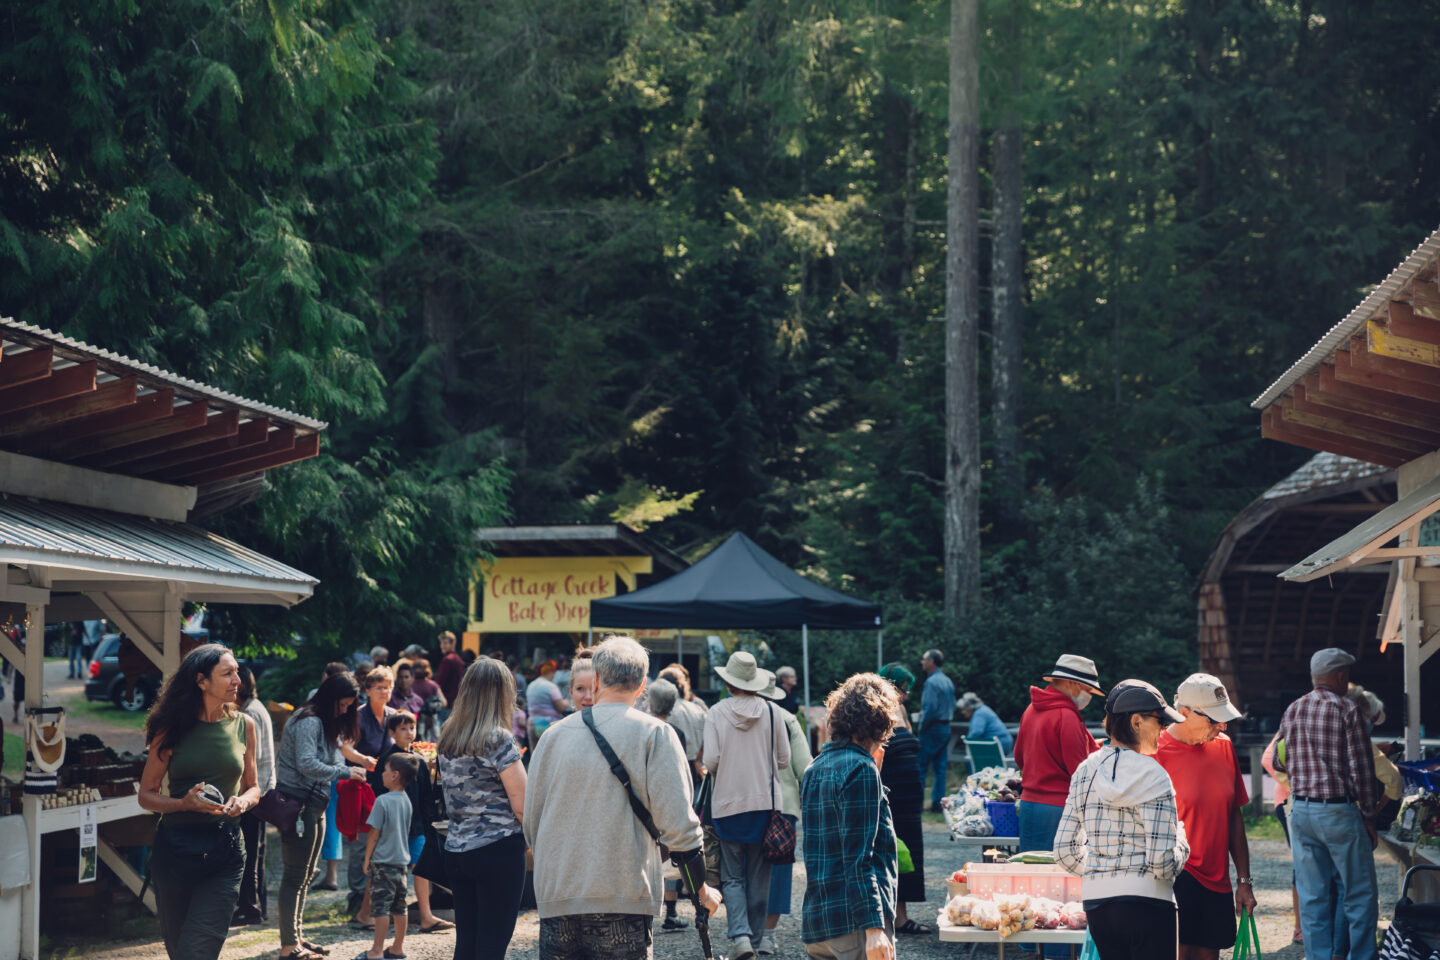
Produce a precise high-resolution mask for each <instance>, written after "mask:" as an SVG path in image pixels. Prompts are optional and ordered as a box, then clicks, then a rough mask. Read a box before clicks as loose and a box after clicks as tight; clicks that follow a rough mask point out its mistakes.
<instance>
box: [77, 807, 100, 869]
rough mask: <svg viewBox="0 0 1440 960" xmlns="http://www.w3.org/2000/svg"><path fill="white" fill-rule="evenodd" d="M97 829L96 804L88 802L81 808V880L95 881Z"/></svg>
mask: <svg viewBox="0 0 1440 960" xmlns="http://www.w3.org/2000/svg"><path fill="white" fill-rule="evenodd" d="M97 837H98V833H97V832H96V829H95V805H94V804H93V803H87V804H85V806H83V807H81V808H80V882H81V883H94V882H95V871H96V863H95V861H96V860H97V859H98V850H97V848H96V840H97Z"/></svg>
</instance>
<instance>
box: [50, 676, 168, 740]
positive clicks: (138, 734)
mask: <svg viewBox="0 0 1440 960" xmlns="http://www.w3.org/2000/svg"><path fill="white" fill-rule="evenodd" d="M66 670H67V665H66V663H65V662H64V661H60V660H56V661H52V662H49V663H46V664H45V703H46V705H47V706H52V705H53V706H66V707H70V706H72V705H76V707H77V708H76V709H72V710H68V711H67V713H66V717H65V735H66V736H68V737H78V736H80V735H81V734H82V733H93V734H95V735H96V736H97V737H99V738H100V739H101V740H103V741H105V745H106V746H108V747H110V748H111V749H113V750H115V751H116V752H117V753H125V752H127V751H128V752H130V753H139V752H140V751H142V750H144V749H145V734H144V732H143V731H141V730H140V729H138V728H137V727H136V726H135V724H134V722H133V720H132V721H131V722H130V723H128V724H127V723H124V722H119V721H118V720H111V719H109V716H110V715H114V716H115V717H116V718H119V717H121V716H123V715H124V714H123V711H122V710H121V709H120V708H119V707H117V706H115V705H114V704H111V703H108V702H107V703H96V704H93V705H87V706H88V709H87V708H86V707H82V706H78V705H81V704H86V700H85V680H84V679H83V678H82V679H76V680H72V679H70V678H68V677H66V675H65V673H66ZM127 719H131V718H127Z"/></svg>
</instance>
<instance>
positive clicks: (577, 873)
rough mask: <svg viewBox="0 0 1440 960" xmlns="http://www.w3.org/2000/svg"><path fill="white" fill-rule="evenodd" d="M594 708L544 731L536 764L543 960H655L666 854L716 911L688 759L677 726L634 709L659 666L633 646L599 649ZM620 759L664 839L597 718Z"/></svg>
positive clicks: (530, 803)
mask: <svg viewBox="0 0 1440 960" xmlns="http://www.w3.org/2000/svg"><path fill="white" fill-rule="evenodd" d="M594 664H595V675H596V680H597V683H598V689H597V691H596V694H595V706H594V707H592V708H590V709H589V710H588V711H583V712H582V713H576V714H571V715H570V716H568V717H566V718H564V719H563V720H560V721H557V722H556V723H554V724H551V726H550V727H549V728H548V729H547V730H546V731H545V736H544V737H543V738H542V739H541V740H540V742H539V743H538V744H537V745H536V747H535V752H534V754H533V755H532V757H531V760H530V771H529V783H528V784H527V786H526V790H525V817H524V826H525V840H526V842H527V843H529V845H530V849H531V851H532V852H533V854H534V857H535V901H536V904H537V906H538V907H539V910H540V960H588V958H590V957H597V956H604V957H606V958H608V960H631V958H633V960H645V958H647V957H648V956H649V952H650V944H651V932H650V923H651V918H653V917H654V916H655V915H656V914H657V913H659V912H660V907H661V904H662V901H663V898H664V894H665V887H664V883H663V881H662V877H661V872H660V848H659V846H657V841H658V843H660V844H664V845H665V847H666V848H668V849H669V851H670V860H671V862H672V863H673V864H674V865H675V866H676V867H677V868H679V870H680V872H681V875H682V876H685V877H686V878H687V881H688V882H689V883H690V885H691V889H695V890H699V891H700V901H701V903H702V904H703V905H704V906H705V908H706V909H707V910H708V911H709V912H710V913H714V912H715V911H716V910H717V909H719V906H720V894H719V892H718V891H716V890H715V889H714V888H712V887H709V886H707V885H705V882H704V877H705V859H704V854H703V852H702V850H701V833H700V821H699V819H698V818H697V817H696V816H695V811H694V810H693V809H691V806H690V779H689V776H688V774H687V772H686V769H685V767H686V761H685V753H684V751H683V750H682V749H681V747H680V740H679V738H678V737H676V736H675V731H674V730H673V729H671V727H670V725H669V724H667V723H665V722H663V721H661V720H656V719H655V718H654V717H650V716H647V715H645V714H643V713H641V712H639V711H638V710H635V709H633V706H634V703H635V699H636V698H637V697H638V696H639V695H640V692H641V690H642V689H643V688H644V684H645V676H646V674H647V673H648V671H649V665H650V658H649V655H648V654H647V653H646V651H645V648H644V647H642V646H641V645H640V644H639V643H637V642H635V641H634V640H633V639H631V638H629V637H612V638H611V639H609V640H606V641H605V642H604V643H601V644H600V645H599V646H598V647H596V649H595V656H594ZM585 714H589V716H588V719H589V720H591V721H593V722H594V724H595V728H596V730H598V731H599V733H600V735H601V736H602V737H604V739H605V741H606V742H607V743H608V744H609V745H610V748H611V749H612V750H613V751H614V753H615V755H616V757H617V759H618V760H619V762H620V764H621V765H623V767H624V771H625V773H626V775H627V776H628V778H629V780H630V787H631V789H632V790H633V791H634V793H635V796H636V798H637V799H638V800H639V802H640V804H641V806H643V807H644V809H645V810H646V811H648V812H649V814H650V817H651V819H652V821H653V823H654V826H655V828H656V831H657V832H658V834H659V836H658V838H655V839H652V837H651V835H650V832H649V830H648V829H647V828H646V826H645V825H644V824H642V822H641V820H640V818H639V816H638V815H637V812H636V811H635V810H634V809H633V808H632V807H631V805H630V799H629V796H628V795H627V793H626V790H625V788H624V786H623V785H622V784H621V782H620V780H619V778H618V777H617V776H616V775H615V773H614V772H613V771H612V769H611V765H610V763H609V762H608V761H607V760H606V758H605V755H604V754H603V753H602V752H601V748H600V745H599V743H598V742H597V739H596V737H595V734H594V733H592V732H591V730H590V728H589V727H588V726H587V725H586V722H585V721H586V719H587V717H586V716H585Z"/></svg>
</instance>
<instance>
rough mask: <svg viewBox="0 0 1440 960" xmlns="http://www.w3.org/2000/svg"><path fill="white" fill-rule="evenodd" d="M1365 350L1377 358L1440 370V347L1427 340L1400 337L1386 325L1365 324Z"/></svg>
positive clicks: (1377, 323)
mask: <svg viewBox="0 0 1440 960" xmlns="http://www.w3.org/2000/svg"><path fill="white" fill-rule="evenodd" d="M1365 349H1366V350H1368V351H1370V353H1372V354H1373V355H1375V356H1377V357H1389V358H1391V359H1393V360H1403V361H1405V362H1406V363H1413V364H1415V365H1416V366H1420V367H1428V368H1430V369H1432V370H1440V345H1436V344H1434V343H1431V342H1429V341H1428V340H1414V339H1411V338H1410V337H1402V336H1400V335H1398V334H1397V333H1395V332H1394V331H1393V330H1391V329H1390V326H1389V325H1388V324H1384V323H1379V322H1377V321H1375V320H1368V321H1366V323H1365Z"/></svg>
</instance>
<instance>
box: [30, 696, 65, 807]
mask: <svg viewBox="0 0 1440 960" xmlns="http://www.w3.org/2000/svg"><path fill="white" fill-rule="evenodd" d="M64 762H65V708H64V707H31V708H29V709H27V710H26V711H25V792H26V793H31V794H50V793H54V792H55V788H56V786H57V785H58V783H59V773H60V767H61V765H62V764H63V763H64Z"/></svg>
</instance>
